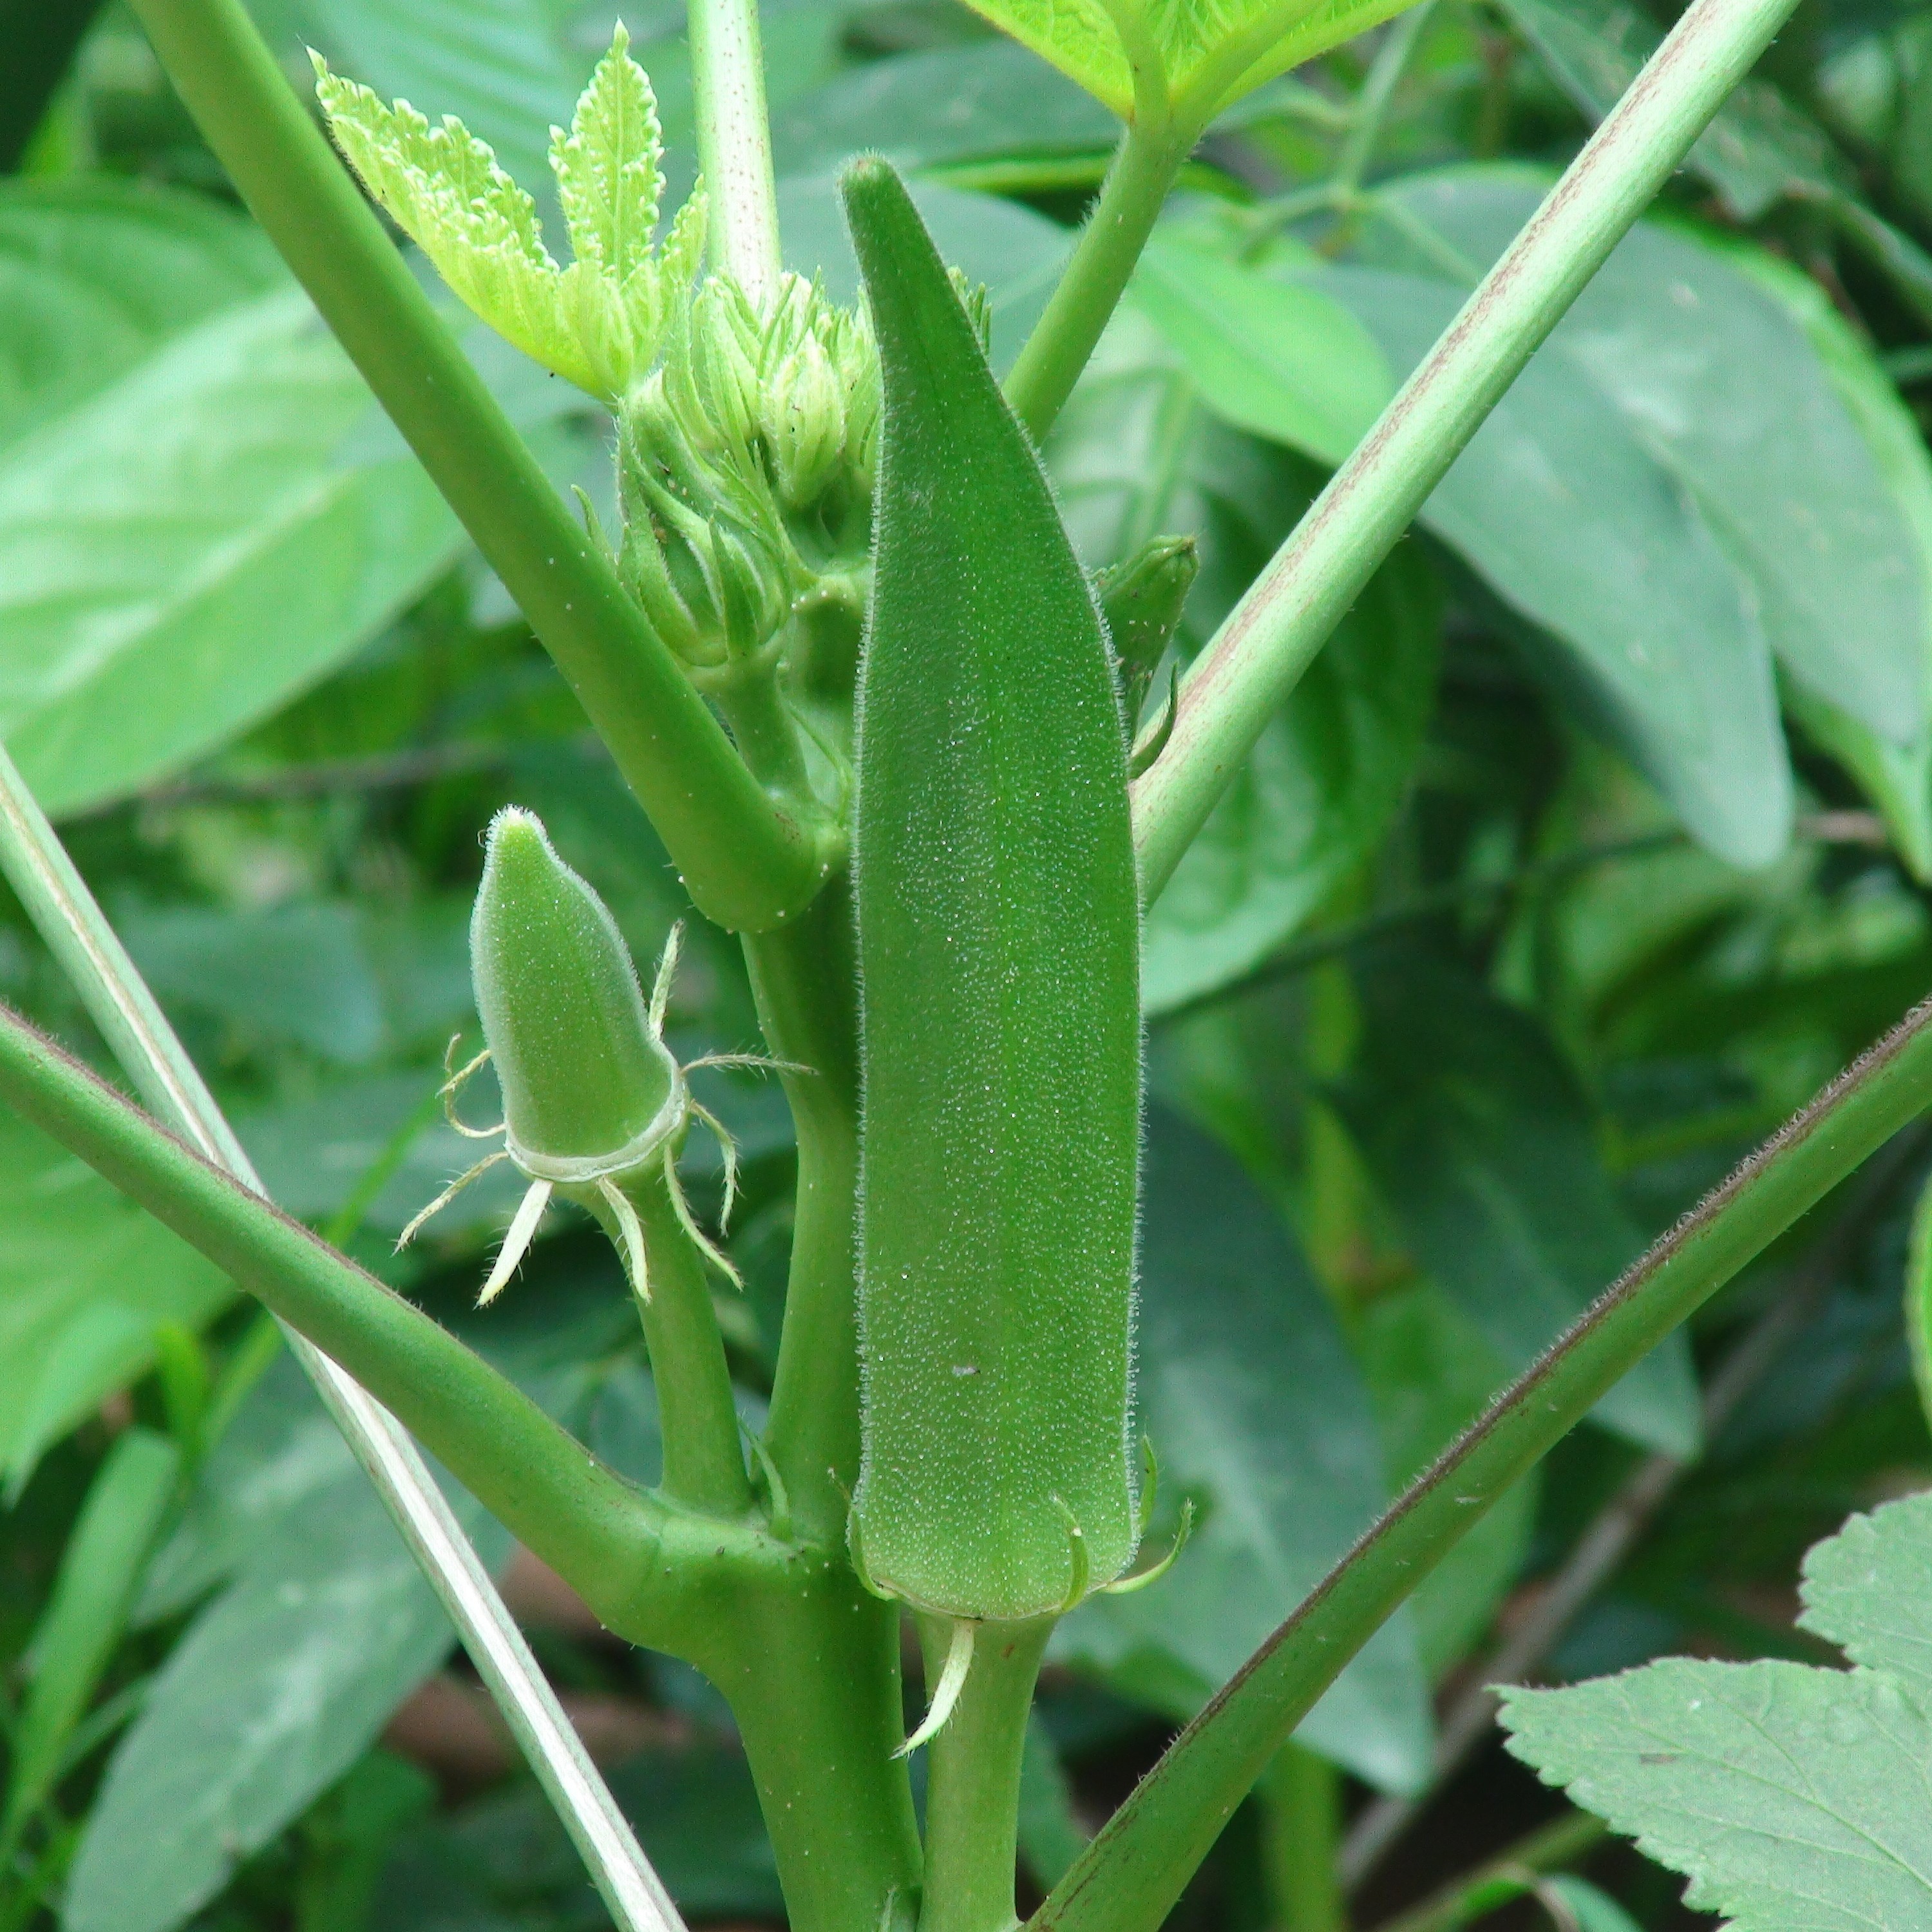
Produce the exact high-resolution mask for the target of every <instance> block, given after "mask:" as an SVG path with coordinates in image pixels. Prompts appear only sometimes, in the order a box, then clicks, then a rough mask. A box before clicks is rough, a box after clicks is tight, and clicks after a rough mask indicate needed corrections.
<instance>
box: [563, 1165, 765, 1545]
mask: <svg viewBox="0 0 1932 1932" xmlns="http://www.w3.org/2000/svg"><path fill="white" fill-rule="evenodd" d="M627 1191H628V1193H629V1195H630V1198H631V1205H633V1206H634V1207H635V1208H636V1209H637V1218H638V1220H640V1221H641V1222H642V1223H643V1229H644V1249H645V1252H646V1254H647V1255H648V1256H649V1259H650V1289H651V1298H650V1299H649V1301H640V1303H639V1304H638V1313H639V1315H640V1316H641V1318H642V1319H643V1325H644V1342H645V1346H646V1347H647V1348H648V1349H649V1350H650V1355H651V1378H652V1381H653V1382H655V1385H656V1387H657V1392H658V1417H659V1419H660V1421H661V1424H662V1426H663V1435H664V1481H663V1483H662V1484H661V1485H660V1487H661V1491H662V1493H663V1494H664V1496H667V1497H668V1498H669V1499H670V1500H671V1501H672V1502H676V1503H682V1504H683V1505H685V1507H686V1508H690V1509H694V1510H699V1511H704V1512H706V1514H709V1515H712V1516H718V1517H726V1518H727V1519H728V1518H730V1517H742V1516H745V1515H747V1514H749V1513H750V1511H751V1482H750V1480H749V1479H748V1477H747V1476H746V1475H745V1451H744V1445H743V1442H742V1439H741V1436H740V1434H739V1427H738V1411H737V1409H736V1406H735V1405H734V1404H733V1402H732V1400H731V1371H730V1365H729V1364H727V1362H726V1361H725V1359H724V1337H723V1336H722V1335H721V1334H719V1333H718V1316H717V1311H716V1310H715V1309H714V1308H713V1307H712V1303H711V1283H710V1281H709V1278H708V1277H706V1274H705V1271H704V1264H703V1262H702V1261H701V1260H700V1259H699V1258H698V1254H697V1250H696V1249H695V1248H694V1247H693V1246H692V1245H691V1237H690V1236H689V1235H687V1234H686V1233H685V1232H684V1229H682V1227H681V1226H679V1223H678V1218H677V1213H676V1209H675V1208H673V1206H672V1205H671V1199H670V1192H669V1190H668V1189H667V1187H666V1185H665V1183H664V1175H663V1173H662V1172H661V1169H658V1168H656V1167H652V1169H650V1170H649V1172H648V1173H646V1175H644V1176H643V1178H641V1179H640V1180H638V1181H635V1182H634V1183H632V1184H631V1186H630V1187H629V1188H628V1190H627ZM607 1214H609V1210H608V1208H605V1209H604V1211H603V1212H602V1213H601V1214H598V1220H599V1221H600V1222H604V1225H605V1229H606V1232H610V1233H613V1234H614V1233H615V1232H616V1231H615V1229H613V1228H611V1227H610V1223H608V1222H607V1220H605V1217H606V1216H607ZM618 1251H619V1253H622V1243H621V1241H619V1244H618Z"/></svg>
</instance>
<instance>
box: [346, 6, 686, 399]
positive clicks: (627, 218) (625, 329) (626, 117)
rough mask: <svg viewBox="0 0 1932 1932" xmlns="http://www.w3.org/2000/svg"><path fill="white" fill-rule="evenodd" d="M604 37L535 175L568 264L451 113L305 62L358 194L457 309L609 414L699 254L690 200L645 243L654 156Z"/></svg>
mask: <svg viewBox="0 0 1932 1932" xmlns="http://www.w3.org/2000/svg"><path fill="white" fill-rule="evenodd" d="M629 46H630V40H629V36H628V34H626V33H625V31H624V28H623V27H622V26H621V25H619V27H618V28H617V29H616V33H615V34H614V35H613V37H612V40H611V43H610V52H608V53H607V54H606V55H604V58H602V59H601V61H599V62H598V64H597V68H596V71H595V73H593V74H592V76H591V77H590V85H589V86H588V87H586V89H584V91H583V98H581V99H580V101H578V102H577V112H576V113H575V114H574V115H573V116H572V118H571V125H570V131H569V132H568V133H565V132H564V130H562V128H560V127H558V128H553V129H552V130H551V135H550V169H551V172H553V174H554V175H556V184H557V196H558V199H559V202H561V203H562V207H563V211H564V216H565V220H566V222H567V223H568V226H569V229H570V243H571V250H572V251H573V253H574V257H575V259H574V260H573V261H572V262H571V265H570V266H569V267H568V268H563V267H560V266H559V265H558V263H556V260H554V259H553V257H551V255H550V251H549V250H548V249H547V248H546V247H545V246H544V239H543V231H542V224H541V222H540V221H539V220H538V217H537V211H536V204H535V202H533V201H532V199H530V196H529V194H528V193H526V192H525V190H523V189H522V188H521V187H518V186H517V184H516V183H515V182H514V181H512V180H511V178H510V177H509V176H508V175H507V174H505V172H503V170H502V168H501V167H499V166H498V165H497V162H496V156H495V154H493V153H492V152H491V151H490V148H489V146H488V145H487V143H486V142H482V141H480V140H478V139H477V138H476V136H475V135H473V134H472V133H470V132H469V130H468V129H467V128H466V127H464V126H463V123H462V122H461V121H458V120H457V119H456V118H455V117H454V116H453V115H445V116H444V117H443V121H442V123H441V124H440V125H432V124H431V122H430V121H428V118H426V117H425V116H424V115H422V114H420V113H418V112H417V110H416V109H415V108H413V107H411V106H410V104H409V103H408V102H407V101H397V102H396V103H395V104H394V105H393V106H385V105H384V104H383V101H381V100H380V99H379V98H377V95H375V94H374V93H373V92H371V90H370V89H368V88H366V87H365V86H362V84H361V83H359V82H357V81H353V80H345V79H344V77H342V76H341V75H340V74H332V73H331V72H330V71H329V68H327V67H326V65H324V63H323V60H322V58H321V56H320V55H315V56H314V60H315V68H316V92H317V95H318V97H319V98H320V100H321V102H322V105H323V111H324V112H325V113H326V114H327V115H328V116H329V126H330V127H331V129H332V130H333V132H334V133H335V139H336V141H337V142H338V145H340V146H341V149H342V151H343V152H344V154H346V155H347V157H348V158H349V160H350V164H351V165H352V166H353V167H354V168H355V169H356V172H357V174H358V175H360V176H361V177H362V181H363V183H364V184H365V186H366V187H368V190H369V192H370V193H371V194H372V195H374V196H375V198H376V199H377V200H378V201H379V202H381V203H382V205H383V207H385V208H387V209H388V210H389V213H390V214H392V215H393V216H394V217H395V220H396V221H397V222H398V224H399V225H400V226H401V227H402V228H403V229H405V230H406V231H407V233H409V235H410V236H411V237H412V238H413V239H414V240H415V241H416V243H417V244H418V245H419V246H420V247H421V248H422V251H423V252H424V254H426V255H428V257H429V258H430V260H431V261H432V262H434V263H435V264H436V266H437V271H438V272H439V273H440V275H442V277H443V280H444V281H446V282H447V283H448V284H449V286H450V287H451V288H452V290H455V293H457V294H458V296H460V297H461V299H463V302H465V303H466V305H468V306H469V308H471V309H472V310H473V311H475V314H478V316H480V317H481V318H482V319H483V320H484V321H485V322H487V323H488V324H489V325H490V327H491V328H492V329H495V330H496V332H497V333H498V334H499V335H501V336H502V337H503V338H505V340H506V341H509V342H512V343H514V344H515V345H516V346H517V348H519V349H520V350H523V353H525V354H526V356H531V357H532V358H533V359H535V361H537V362H541V363H542V364H543V365H544V367H545V368H548V369H551V370H553V371H555V372H556V374H558V375H559V376H562V377H565V379H566V380H568V381H570V382H572V383H576V384H577V386H578V387H579V388H580V389H586V390H588V391H589V392H590V394H591V395H593V396H595V397H597V398H599V399H600V400H601V401H604V402H607V403H610V404H616V403H618V402H620V401H622V399H623V398H624V397H625V395H626V394H627V393H628V392H629V390H630V389H631V386H633V385H634V383H637V382H638V381H640V380H642V378H643V377H644V376H645V375H646V374H648V373H649V370H650V368H651V365H652V363H653V362H655V360H656V359H657V354H658V350H659V349H660V348H661V347H662V345H663V342H664V335H665V332H666V331H667V329H668V328H669V326H670V319H671V317H672V314H673V311H674V309H675V308H676V305H677V303H678V302H679V301H680V300H681V299H682V297H683V296H684V295H685V293H686V292H687V291H688V290H689V288H690V287H691V284H692V282H693V281H694V280H695V279H696V277H697V270H698V266H699V261H700V257H701V256H702V254H703V248H704V217H705V203H704V196H703V190H702V188H701V187H700V189H698V190H697V191H696V192H694V193H693V194H692V196H691V199H689V200H688V202H685V205H684V207H683V208H682V209H681V210H680V211H679V213H678V215H677V217H676V220H673V222H672V223H671V226H670V233H669V234H668V235H667V236H666V237H665V238H664V245H663V246H662V248H658V247H657V246H656V245H655V239H654V238H655V234H656V230H657V223H658V199H659V196H660V193H661V188H662V175H661V171H660V168H659V163H660V162H661V160H662V158H663V154H664V143H663V140H662V137H661V134H660V133H659V130H658V115H657V103H656V101H655V98H653V97H652V93H651V84H650V82H649V79H648V77H646V74H645V73H644V71H643V68H640V67H639V66H638V65H637V62H635V61H634V60H632V59H631V57H630V52H629Z"/></svg>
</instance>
